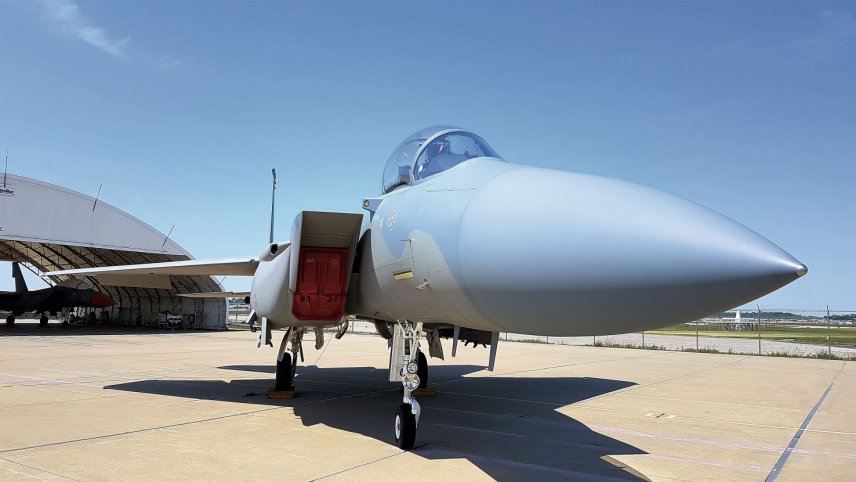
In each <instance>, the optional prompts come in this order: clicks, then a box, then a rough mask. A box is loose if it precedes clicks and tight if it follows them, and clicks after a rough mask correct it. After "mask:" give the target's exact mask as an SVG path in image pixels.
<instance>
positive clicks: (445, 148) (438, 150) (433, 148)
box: [425, 136, 449, 161]
mask: <svg viewBox="0 0 856 482" xmlns="http://www.w3.org/2000/svg"><path fill="white" fill-rule="evenodd" d="M448 152H449V141H448V140H447V139H446V137H445V136H444V137H442V138H440V139H437V140H435V141H433V142H432V143H431V144H429V145H428V147H426V148H425V160H426V161H430V160H431V159H434V158H435V157H437V156H439V155H441V154H448Z"/></svg>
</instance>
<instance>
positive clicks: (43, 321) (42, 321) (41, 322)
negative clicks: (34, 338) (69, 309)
mask: <svg viewBox="0 0 856 482" xmlns="http://www.w3.org/2000/svg"><path fill="white" fill-rule="evenodd" d="M39 326H43V327H44V326H48V317H47V316H45V315H42V317H41V318H39Z"/></svg>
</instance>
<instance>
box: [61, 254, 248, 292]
mask: <svg viewBox="0 0 856 482" xmlns="http://www.w3.org/2000/svg"><path fill="white" fill-rule="evenodd" d="M258 264H259V260H258V259H256V258H233V259H220V260H196V259H191V260H187V261H170V262H166V263H149V264H128V265H122V266H104V267H99V268H83V269H67V270H62V271H51V272H49V273H45V275H46V276H49V277H56V276H73V277H77V278H79V277H83V276H89V277H93V278H95V279H97V280H98V282H99V283H101V284H103V285H109V286H132V287H137V288H161V289H170V288H172V284H171V283H170V279H169V277H170V276H171V275H176V276H252V275H253V274H254V273H255V272H256V267H257V266H258Z"/></svg>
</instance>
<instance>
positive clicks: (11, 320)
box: [6, 315, 15, 327]
mask: <svg viewBox="0 0 856 482" xmlns="http://www.w3.org/2000/svg"><path fill="white" fill-rule="evenodd" d="M6 326H9V327H12V326H15V315H9V316H7V317H6Z"/></svg>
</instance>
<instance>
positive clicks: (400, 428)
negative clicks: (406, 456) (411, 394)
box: [395, 403, 416, 450]
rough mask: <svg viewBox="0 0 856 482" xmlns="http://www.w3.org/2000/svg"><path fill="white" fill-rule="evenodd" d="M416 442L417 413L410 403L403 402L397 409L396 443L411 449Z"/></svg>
mask: <svg viewBox="0 0 856 482" xmlns="http://www.w3.org/2000/svg"><path fill="white" fill-rule="evenodd" d="M415 442H416V415H414V414H413V409H412V407H411V405H410V404H409V403H402V404H401V405H399V406H398V410H396V411H395V445H397V446H398V448H400V449H402V450H410V449H411V448H413V444H414V443H415Z"/></svg>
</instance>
